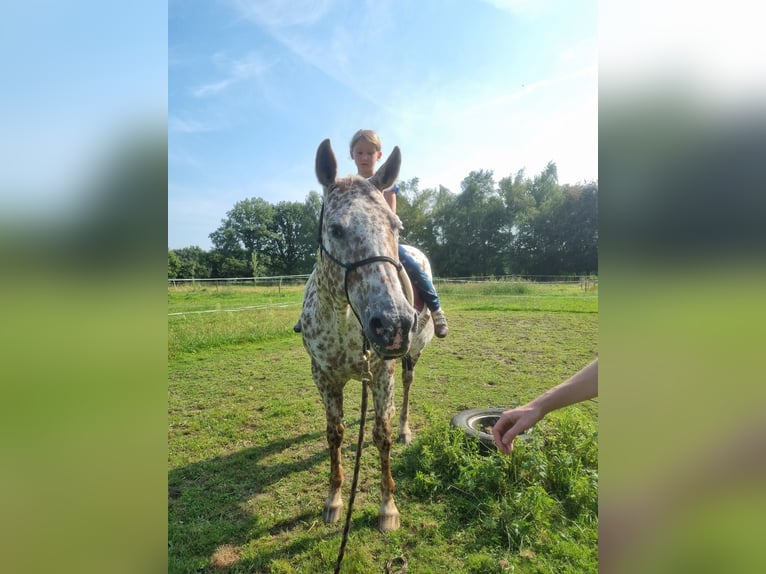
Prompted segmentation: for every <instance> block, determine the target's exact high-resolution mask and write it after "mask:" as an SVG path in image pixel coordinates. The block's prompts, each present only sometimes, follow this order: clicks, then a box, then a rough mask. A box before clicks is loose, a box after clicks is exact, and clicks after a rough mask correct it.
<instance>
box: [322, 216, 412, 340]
mask: <svg viewBox="0 0 766 574" xmlns="http://www.w3.org/2000/svg"><path fill="white" fill-rule="evenodd" d="M323 224H324V203H323V204H322V209H321V210H320V212H319V231H318V233H317V242H318V243H319V249H320V250H321V253H324V254H325V255H327V257H329V258H330V259H331V260H332V262H333V263H335V264H336V265H338V266H339V267H342V268H343V269H345V270H346V272H345V273H344V274H343V289H344V291H345V292H346V301H348V305H349V307H351V310H352V311H353V312H354V315H356V320H357V321H359V326H360V327H361V328H362V332H364V324H363V323H362V318H361V317H360V316H359V313H357V312H356V309H354V306H353V305H352V304H351V299H350V298H349V296H348V273H349V271H353V270H354V269H358V268H359V267H362V266H363V265H369V264H370V263H377V262H379V261H382V262H383V263H390V264H391V265H393V266H394V267H396V270H397V271H398V273H399V274H400V275H401V273H402V271H403V269H404V267H403V266H402V264H401V263H400V262H399V261H397V260H396V259H393V258H392V257H388V256H387V255H373V256H372V257H367V258H365V259H362V260H360V261H354V262H353V263H344V262H343V261H341V260H340V259H338V258H337V257H335V256H334V255H333V254H332V253H330V252H329V251H328V250H327V247H325V246H324V240H323V237H322V226H323ZM365 340H366V337H365Z"/></svg>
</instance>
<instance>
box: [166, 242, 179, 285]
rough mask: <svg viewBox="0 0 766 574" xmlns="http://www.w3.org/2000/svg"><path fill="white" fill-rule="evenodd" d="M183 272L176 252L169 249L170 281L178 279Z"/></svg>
mask: <svg viewBox="0 0 766 574" xmlns="http://www.w3.org/2000/svg"><path fill="white" fill-rule="evenodd" d="M180 271H181V260H180V259H179V258H178V255H176V253H175V251H173V250H172V249H168V279H177V278H178V273H179V272H180Z"/></svg>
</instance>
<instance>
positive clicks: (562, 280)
mask: <svg viewBox="0 0 766 574" xmlns="http://www.w3.org/2000/svg"><path fill="white" fill-rule="evenodd" d="M308 278H309V275H308V274H306V275H274V276H272V277H215V278H209V277H208V278H192V279H171V278H169V279H168V285H169V286H172V287H177V286H179V285H194V284H196V283H199V284H203V285H261V286H267V287H273V286H281V285H303V284H304V283H306V281H307V280H308ZM492 281H499V282H531V283H553V284H555V283H558V284H580V285H583V286H584V287H585V288H586V289H587V288H594V287H596V286H597V285H598V276H596V275H479V276H475V275H474V276H471V277H434V279H433V282H434V284H437V285H438V284H446V283H486V282H492Z"/></svg>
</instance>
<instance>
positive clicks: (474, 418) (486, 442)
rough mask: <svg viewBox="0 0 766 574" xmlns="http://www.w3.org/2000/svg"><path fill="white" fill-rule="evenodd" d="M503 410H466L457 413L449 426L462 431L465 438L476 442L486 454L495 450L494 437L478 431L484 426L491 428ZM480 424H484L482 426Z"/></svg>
mask: <svg viewBox="0 0 766 574" xmlns="http://www.w3.org/2000/svg"><path fill="white" fill-rule="evenodd" d="M505 410H506V409H499V408H492V409H468V410H467V411H462V412H459V413H458V414H456V415H455V416H454V417H452V420H451V421H450V425H451V426H453V427H454V428H459V429H462V430H463V432H465V434H466V435H467V436H469V437H472V438H475V439H476V440H478V441H479V446H480V448H481V450H482V451H484V452H487V451H492V450H497V447H496V446H495V439H494V437H493V436H492V435H491V434H489V433H486V432H484V431H483V430H479V429H482V428H484V427H486V426H493V425H494V423H496V422H497V419H498V418H500V415H501V414H502V413H503V412H504V411H505ZM484 421H486V422H484ZM490 421H491V422H490ZM482 422H484V424H482Z"/></svg>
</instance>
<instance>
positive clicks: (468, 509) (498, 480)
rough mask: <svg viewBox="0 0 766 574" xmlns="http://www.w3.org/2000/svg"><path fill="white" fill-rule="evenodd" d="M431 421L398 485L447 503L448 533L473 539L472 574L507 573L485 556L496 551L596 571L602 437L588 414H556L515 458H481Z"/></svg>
mask: <svg viewBox="0 0 766 574" xmlns="http://www.w3.org/2000/svg"><path fill="white" fill-rule="evenodd" d="M430 418H431V421H430V424H429V425H428V427H427V428H426V429H424V430H423V431H422V432H421V434H420V435H419V437H418V438H417V439H416V441H415V442H414V443H413V444H412V445H411V447H410V448H409V449H408V450H407V451H406V452H405V453H404V455H403V457H402V458H401V459H400V461H399V462H398V463H397V464H398V469H396V474H397V476H399V478H400V480H399V482H398V486H399V488H400V490H401V491H402V492H403V493H406V495H407V496H409V497H412V498H414V499H418V498H419V499H423V500H424V501H425V502H428V503H431V504H439V503H441V502H442V501H444V500H446V499H449V507H448V510H447V518H446V520H445V521H444V523H443V525H442V534H443V535H444V537H445V538H446V539H449V538H450V537H451V535H452V534H457V533H462V535H463V536H464V537H466V536H468V538H467V539H465V540H464V547H465V548H466V549H473V550H474V553H473V554H471V555H470V556H469V557H468V560H469V561H468V562H467V563H466V567H467V568H468V571H469V572H500V571H501V569H500V566H499V563H500V562H499V559H498V558H497V557H494V556H492V555H491V554H486V551H490V552H491V550H492V548H495V549H496V550H497V551H498V552H501V551H506V552H510V553H511V554H512V555H516V556H518V555H520V554H522V553H523V554H524V555H527V556H536V555H546V556H549V557H550V556H557V557H558V561H560V562H561V564H569V565H575V570H576V571H580V572H586V571H595V565H596V564H597V528H598V515H597V512H598V503H597V501H598V470H597V469H598V456H597V453H598V451H597V435H596V431H595V424H594V423H593V422H592V421H591V420H590V419H588V418H587V416H586V415H585V414H584V413H581V412H578V411H577V409H574V408H573V409H568V410H567V411H560V412H559V413H554V414H552V415H550V416H549V417H548V418H547V419H545V420H544V421H541V423H539V424H538V425H537V427H535V429H533V431H532V432H530V433H529V435H528V436H529V438H528V439H527V440H525V441H517V443H516V445H515V448H514V451H513V454H512V455H511V456H504V455H501V454H500V453H498V452H490V453H489V454H481V453H480V451H479V448H478V445H477V442H476V441H475V440H473V439H471V438H470V437H467V436H466V435H465V434H464V433H463V432H462V431H461V430H459V429H453V428H450V427H449V426H448V425H447V424H446V423H445V422H444V421H443V420H440V419H438V418H436V417H430ZM553 569H554V570H555V569H556V568H555V567H554V568H553Z"/></svg>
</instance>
